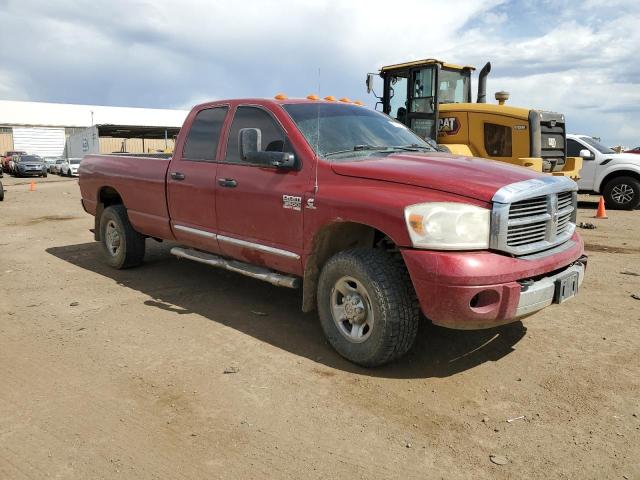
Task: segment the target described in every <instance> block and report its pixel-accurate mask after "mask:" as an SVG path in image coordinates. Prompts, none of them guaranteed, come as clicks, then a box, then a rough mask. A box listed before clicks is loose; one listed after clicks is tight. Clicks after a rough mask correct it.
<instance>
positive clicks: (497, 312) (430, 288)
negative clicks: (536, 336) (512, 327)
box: [402, 234, 587, 330]
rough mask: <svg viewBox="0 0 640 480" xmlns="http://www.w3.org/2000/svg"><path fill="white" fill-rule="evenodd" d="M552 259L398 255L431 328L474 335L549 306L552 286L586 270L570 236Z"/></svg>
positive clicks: (575, 240)
mask: <svg viewBox="0 0 640 480" xmlns="http://www.w3.org/2000/svg"><path fill="white" fill-rule="evenodd" d="M554 251H555V252H556V253H552V254H549V255H547V256H541V255H532V256H531V257H529V258H528V259H527V258H523V257H520V258H516V257H510V256H507V255H502V254H498V253H494V252H490V251H480V252H434V251H426V250H414V249H403V250H402V256H403V258H404V260H405V264H406V265H407V269H408V270H409V274H410V275H411V280H412V282H413V286H414V288H415V291H416V294H417V295H418V300H419V301H420V307H421V309H422V312H423V313H424V314H425V316H426V317H427V318H429V319H430V320H431V321H432V322H433V323H434V324H436V325H441V326H444V327H449V328H454V329H460V330H474V329H481V328H491V327H495V326H498V325H503V324H506V323H511V322H513V321H516V320H518V319H519V318H522V317H524V316H527V315H530V314H532V313H534V312H536V311H538V310H541V309H543V308H545V307H547V306H549V305H550V304H551V303H553V301H554V295H555V285H556V281H557V280H558V279H559V278H560V277H562V276H564V275H567V274H568V273H570V272H574V271H577V272H578V274H579V282H578V283H579V284H581V283H582V281H583V279H584V271H585V267H586V264H587V260H586V257H585V256H584V255H583V253H584V247H583V243H582V240H581V239H580V237H579V236H578V235H577V234H575V235H574V236H573V238H572V239H571V240H570V241H569V242H567V243H566V244H564V245H563V246H562V248H558V249H554Z"/></svg>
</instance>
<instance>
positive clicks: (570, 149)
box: [567, 138, 586, 157]
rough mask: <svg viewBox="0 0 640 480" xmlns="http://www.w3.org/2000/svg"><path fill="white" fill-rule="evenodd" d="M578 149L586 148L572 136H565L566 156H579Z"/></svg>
mask: <svg viewBox="0 0 640 480" xmlns="http://www.w3.org/2000/svg"><path fill="white" fill-rule="evenodd" d="M580 150H586V147H583V146H582V145H581V144H579V143H578V142H576V141H575V140H573V139H572V138H567V157H579V156H580Z"/></svg>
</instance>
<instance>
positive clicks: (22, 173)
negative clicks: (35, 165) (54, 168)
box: [18, 169, 47, 177]
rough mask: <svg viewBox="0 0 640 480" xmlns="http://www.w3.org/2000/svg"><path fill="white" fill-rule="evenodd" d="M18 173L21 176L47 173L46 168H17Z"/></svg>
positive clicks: (37, 175) (36, 175)
mask: <svg viewBox="0 0 640 480" xmlns="http://www.w3.org/2000/svg"><path fill="white" fill-rule="evenodd" d="M18 173H19V174H20V175H22V176H23V177H30V176H32V177H39V176H40V175H44V174H45V173H47V171H46V170H20V169H18Z"/></svg>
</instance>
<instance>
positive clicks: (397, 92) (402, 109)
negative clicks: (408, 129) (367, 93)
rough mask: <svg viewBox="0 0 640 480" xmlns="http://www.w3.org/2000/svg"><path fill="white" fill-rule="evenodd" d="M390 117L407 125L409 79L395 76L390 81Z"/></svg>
mask: <svg viewBox="0 0 640 480" xmlns="http://www.w3.org/2000/svg"><path fill="white" fill-rule="evenodd" d="M389 82H390V85H389V87H390V91H389V94H390V95H389V96H390V98H389V107H390V111H389V115H390V116H391V117H393V118H395V119H396V120H398V121H400V122H402V123H404V124H406V123H407V77H402V76H400V75H397V76H393V77H391V78H390V80H389Z"/></svg>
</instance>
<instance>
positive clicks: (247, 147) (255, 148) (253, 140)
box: [238, 128, 262, 160]
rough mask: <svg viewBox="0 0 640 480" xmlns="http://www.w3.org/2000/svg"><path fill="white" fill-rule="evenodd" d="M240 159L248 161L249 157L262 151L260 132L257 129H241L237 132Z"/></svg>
mask: <svg viewBox="0 0 640 480" xmlns="http://www.w3.org/2000/svg"><path fill="white" fill-rule="evenodd" d="M238 143H239V147H240V158H241V159H242V160H248V159H249V156H251V155H252V154H255V153H257V152H260V150H262V132H261V131H260V129H259V128H241V129H240V131H239V132H238Z"/></svg>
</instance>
